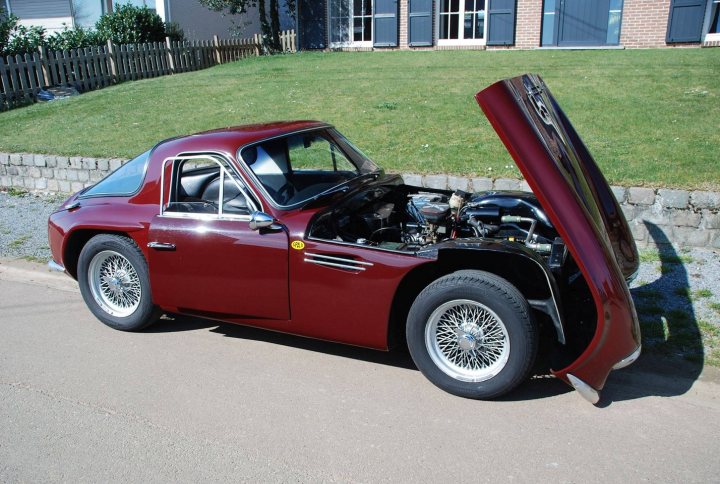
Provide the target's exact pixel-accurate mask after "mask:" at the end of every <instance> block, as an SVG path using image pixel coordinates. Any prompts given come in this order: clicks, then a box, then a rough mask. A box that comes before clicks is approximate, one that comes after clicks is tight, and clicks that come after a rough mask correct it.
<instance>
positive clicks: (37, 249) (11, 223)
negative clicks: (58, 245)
mask: <svg viewBox="0 0 720 484" xmlns="http://www.w3.org/2000/svg"><path fill="white" fill-rule="evenodd" d="M12 193H14V192H0V257H5V258H21V257H22V258H26V259H31V260H38V261H40V260H43V261H47V260H49V259H50V248H49V247H48V238H47V220H48V217H49V216H50V214H51V213H52V212H53V211H54V210H55V209H56V208H57V207H58V206H59V205H60V204H61V203H62V202H63V200H65V198H66V196H65V195H45V194H34V193H33V194H29V193H22V194H12Z"/></svg>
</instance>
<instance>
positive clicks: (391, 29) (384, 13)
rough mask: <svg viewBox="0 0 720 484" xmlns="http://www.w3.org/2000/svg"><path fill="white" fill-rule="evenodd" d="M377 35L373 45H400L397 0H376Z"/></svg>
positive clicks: (375, 19) (374, 14)
mask: <svg viewBox="0 0 720 484" xmlns="http://www.w3.org/2000/svg"><path fill="white" fill-rule="evenodd" d="M373 20H374V22H375V35H374V38H373V46H375V47H397V45H398V4H397V0H375V12H373Z"/></svg>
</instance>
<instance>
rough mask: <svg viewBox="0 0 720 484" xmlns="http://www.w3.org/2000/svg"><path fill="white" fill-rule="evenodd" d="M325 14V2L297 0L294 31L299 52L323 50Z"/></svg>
mask: <svg viewBox="0 0 720 484" xmlns="http://www.w3.org/2000/svg"><path fill="white" fill-rule="evenodd" d="M326 12H327V4H326V3H325V1H317V0H298V2H297V30H296V31H297V33H298V48H299V49H300V50H311V49H324V48H325V38H326V32H325V25H326V20H325V17H326Z"/></svg>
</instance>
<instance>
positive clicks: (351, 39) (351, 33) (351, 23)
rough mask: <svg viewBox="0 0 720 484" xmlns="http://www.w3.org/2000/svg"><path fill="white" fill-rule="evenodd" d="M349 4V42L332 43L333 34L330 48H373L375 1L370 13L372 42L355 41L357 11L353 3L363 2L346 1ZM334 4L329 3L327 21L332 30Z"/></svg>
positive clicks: (329, 36) (330, 35)
mask: <svg viewBox="0 0 720 484" xmlns="http://www.w3.org/2000/svg"><path fill="white" fill-rule="evenodd" d="M344 1H346V2H348V8H349V10H348V11H349V13H350V15H348V32H349V40H348V41H347V42H332V41H331V40H330V39H332V33H330V34H329V35H328V43H329V44H330V48H331V49H332V48H334V49H337V48H342V47H372V46H373V40H374V39H373V37H374V36H375V15H373V12H375V0H373V1H372V11H371V12H370V19H371V20H370V40H364V41H360V42H356V41H355V38H354V37H355V33H354V31H353V29H354V28H355V24H354V22H355V15H354V13H355V10H354V8H353V7H354V5H353V3H354V2H356V1H360V2H362V0H344ZM331 9H332V2H327V19H328V26H329V27H330V28H332V21H331V19H332V18H333V17H332V11H331Z"/></svg>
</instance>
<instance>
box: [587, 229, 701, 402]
mask: <svg viewBox="0 0 720 484" xmlns="http://www.w3.org/2000/svg"><path fill="white" fill-rule="evenodd" d="M645 226H646V227H647V230H648V233H649V234H650V237H651V238H652V239H653V241H654V242H655V245H656V246H658V247H660V274H661V275H660V277H659V278H658V279H656V280H655V281H653V282H651V283H649V284H645V285H643V286H640V287H637V288H633V289H632V290H631V291H630V292H631V294H632V296H633V300H634V301H635V305H636V308H637V312H638V316H639V317H640V326H641V330H642V343H643V355H642V356H641V357H640V359H639V360H638V361H637V362H635V364H633V365H632V366H630V367H629V368H625V369H622V370H619V371H616V372H612V373H611V374H610V377H609V378H608V382H607V385H606V386H605V389H604V390H603V392H602V400H601V402H600V406H607V405H610V404H611V403H612V402H618V401H624V400H634V399H637V398H643V397H651V396H660V397H673V396H678V395H683V394H685V393H687V392H688V391H689V390H690V388H692V386H693V384H694V382H695V381H696V380H697V379H698V378H699V377H700V374H701V373H702V371H703V360H704V349H703V343H702V336H701V333H700V328H699V326H698V322H697V319H696V316H695V311H694V309H693V306H692V304H691V302H690V301H689V300H686V301H685V302H684V303H683V304H682V305H681V306H682V308H681V309H678V300H677V299H675V300H673V301H670V300H669V299H671V298H680V297H684V296H681V295H680V294H682V292H683V291H687V290H688V288H689V287H690V280H689V274H688V271H687V268H686V267H685V265H684V264H683V262H682V258H681V257H680V256H679V254H678V253H677V251H675V249H674V248H673V246H672V245H670V240H669V239H668V237H667V236H666V235H665V233H664V232H663V231H662V229H661V228H660V227H658V226H657V225H655V224H652V223H650V222H647V221H646V222H645ZM683 356H687V357H685V358H683Z"/></svg>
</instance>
